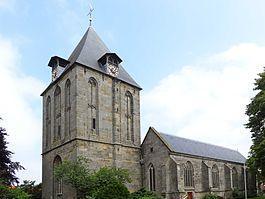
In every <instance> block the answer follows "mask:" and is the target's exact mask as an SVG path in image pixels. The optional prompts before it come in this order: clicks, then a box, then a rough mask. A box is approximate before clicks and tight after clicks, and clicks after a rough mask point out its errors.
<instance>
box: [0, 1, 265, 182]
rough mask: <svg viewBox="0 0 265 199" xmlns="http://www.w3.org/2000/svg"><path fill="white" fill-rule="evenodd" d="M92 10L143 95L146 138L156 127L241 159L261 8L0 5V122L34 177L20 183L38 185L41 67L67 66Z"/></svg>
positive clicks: (44, 75) (223, 4) (263, 22)
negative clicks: (57, 61) (54, 61)
mask: <svg viewBox="0 0 265 199" xmlns="http://www.w3.org/2000/svg"><path fill="white" fill-rule="evenodd" d="M89 3H92V4H93V6H94V8H95V11H94V13H93V27H94V28H95V30H96V32H97V33H98V34H99V35H100V37H101V38H102V39H103V41H104V42H105V43H106V44H107V46H108V47H109V48H110V49H111V50H112V51H113V52H116V53H117V54H118V55H119V56H120V57H121V58H122V59H123V60H124V63H123V66H124V67H125V68H126V70H127V71H128V72H129V73H130V74H131V75H132V76H133V77H134V78H135V80H136V81H137V82H138V83H139V84H140V85H141V86H142V87H143V89H144V90H143V92H142V136H143V135H144V134H145V131H146V129H147V128H148V126H149V125H152V126H155V127H156V128H157V129H158V130H161V131H164V132H166V133H170V134H175V135H180V136H184V137H189V138H193V139H199V140H201V141H205V142H211V143H214V144H218V145H223V146H227V147H230V148H233V149H238V150H240V151H242V153H243V154H244V155H247V151H248V148H249V146H250V143H251V142H250V136H249V134H248V133H247V130H245V129H244V127H243V124H244V122H245V121H246V118H245V116H244V110H245V105H246V104H247V103H248V102H249V99H250V97H251V96H253V94H254V93H253V92H252V90H251V89H252V87H253V79H254V78H255V77H256V74H257V73H258V72H260V71H261V70H262V66H264V65H265V60H264V58H263V57H265V56H264V53H265V50H264V49H265V47H264V46H265V12H264V7H265V1H263V0H248V1H247V0H233V1H231V0H223V1H217V0H214V1H213V0H201V1H196V0H186V1H179V0H156V1H153V0H144V1H140V0H133V1H132V0H112V1H110V0H104V1H103V0H97V1H95V0H94V1H93V2H91V1H88V0H42V1H35V0H0V58H1V59H2V61H0V72H1V70H2V76H1V74H0V79H2V80H0V81H1V82H0V83H1V84H2V86H1V87H0V88H1V90H2V91H5V92H6V93H7V98H8V100H7V99H6V100H5V101H4V100H2V101H0V115H1V116H2V117H3V118H4V121H3V125H5V127H6V128H7V129H8V130H9V132H10V137H9V140H10V147H13V149H14V150H13V151H14V152H15V156H14V158H16V160H18V161H21V162H22V164H24V165H25V166H26V168H28V169H29V170H32V175H29V174H28V171H25V172H22V173H21V174H20V175H21V178H23V179H25V178H27V179H37V180H38V181H39V180H40V176H41V174H40V173H41V166H40V165H41V163H40V160H41V158H40V155H39V154H40V153H41V146H40V145H41V111H42V109H41V108H42V107H41V98H40V97H39V94H40V93H41V92H42V90H43V89H44V87H45V86H47V85H48V84H49V82H50V76H51V75H50V68H49V67H47V63H48V61H49V59H50V57H51V56H53V55H59V56H61V57H64V58H68V56H69V55H70V53H71V52H72V50H73V49H74V47H75V45H76V44H77V42H78V41H79V40H80V39H81V37H82V35H83V34H84V32H85V31H86V29H87V27H88V23H89V22H88V16H87V13H88V12H89ZM1 67H2V68H1ZM3 74H6V75H5V76H4V75H3ZM9 83H10V84H9ZM18 86H22V87H23V88H22V89H21V90H20V87H18ZM12 89H13V90H12ZM15 89H19V90H20V91H19V93H15ZM14 98H15V99H16V100H15V101H12V100H11V99H14ZM12 103H13V104H12ZM14 103H16V108H17V109H14V108H11V107H12V106H14ZM183 107H185V108H183ZM1 109H2V111H1ZM23 110H24V111H25V110H26V114H24V113H23V112H22V111H23ZM19 111H20V112H19ZM1 112H2V113H1ZM18 112H19V113H18ZM19 115H21V117H18V116H19ZM11 120H12V122H11ZM14 123H15V124H14ZM25 124H27V125H25ZM30 124H32V128H30V127H31V126H30ZM18 131H19V132H18ZM23 134H25V135H26V138H25V136H23ZM231 135H234V136H231ZM31 136H32V137H31ZM227 136H231V139H230V140H229V141H228V140H227ZM29 137H30V138H32V139H29ZM25 140H26V142H27V141H28V142H29V143H31V144H30V146H27V145H25V142H24V141H25ZM23 143H24V144H23ZM22 148H23V149H22ZM11 149H12V148H11ZM27 153H28V154H30V155H28V154H27ZM26 154H27V155H26ZM33 167H34V168H33Z"/></svg>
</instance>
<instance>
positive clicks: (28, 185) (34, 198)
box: [19, 180, 42, 199]
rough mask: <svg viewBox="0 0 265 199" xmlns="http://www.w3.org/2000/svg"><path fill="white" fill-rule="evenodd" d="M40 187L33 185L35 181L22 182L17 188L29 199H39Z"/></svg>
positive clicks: (39, 185)
mask: <svg viewBox="0 0 265 199" xmlns="http://www.w3.org/2000/svg"><path fill="white" fill-rule="evenodd" d="M41 185H42V184H41V183H40V184H37V185H35V181H29V180H24V181H23V184H21V185H19V188H20V189H21V190H23V191H24V192H26V193H27V194H29V195H30V198H31V199H41V190H42V189H41Z"/></svg>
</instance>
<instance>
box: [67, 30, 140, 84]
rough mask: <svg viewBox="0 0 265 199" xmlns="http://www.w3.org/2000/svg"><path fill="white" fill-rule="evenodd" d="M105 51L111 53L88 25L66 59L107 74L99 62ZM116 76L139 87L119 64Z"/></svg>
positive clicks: (71, 62)
mask: <svg viewBox="0 0 265 199" xmlns="http://www.w3.org/2000/svg"><path fill="white" fill-rule="evenodd" d="M106 53H111V51H110V50H109V49H108V47H107V46H106V45H105V43H104V42H103V41H102V40H101V39H100V37H99V36H98V35H97V33H96V32H95V30H94V29H93V27H91V26H90V27H89V28H88V29H87V31H86V33H85V34H84V36H83V37H82V39H81V40H80V42H79V43H78V45H77V46H76V48H75V49H74V51H73V52H72V54H71V55H70V57H69V58H68V61H69V62H70V65H72V64H74V63H77V64H81V65H83V66H86V67H89V68H93V69H95V70H97V71H100V72H102V73H105V74H107V73H106V71H105V70H104V69H103V68H102V67H101V66H100V64H99V60H100V58H101V57H102V56H104V55H105V54H106ZM116 78H117V79H120V80H122V81H124V82H126V83H128V84H130V85H132V86H135V87H137V88H140V89H141V87H140V86H139V85H138V84H137V83H136V82H135V81H134V80H133V78H132V77H131V76H130V75H129V74H128V73H127V72H126V71H125V70H124V68H123V67H122V66H121V65H120V66H119V75H118V76H117V77H116Z"/></svg>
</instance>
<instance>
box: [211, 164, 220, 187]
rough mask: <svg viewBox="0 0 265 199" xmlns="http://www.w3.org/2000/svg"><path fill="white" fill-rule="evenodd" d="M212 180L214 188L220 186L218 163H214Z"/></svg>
mask: <svg viewBox="0 0 265 199" xmlns="http://www.w3.org/2000/svg"><path fill="white" fill-rule="evenodd" d="M212 182H213V188H218V187H219V170H218V167H217V166H216V165H213V168H212Z"/></svg>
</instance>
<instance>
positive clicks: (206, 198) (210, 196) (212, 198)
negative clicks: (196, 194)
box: [202, 193, 219, 199]
mask: <svg viewBox="0 0 265 199" xmlns="http://www.w3.org/2000/svg"><path fill="white" fill-rule="evenodd" d="M202 199H219V197H218V196H217V195H215V194H212V193H208V194H206V195H204V196H203V197H202Z"/></svg>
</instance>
